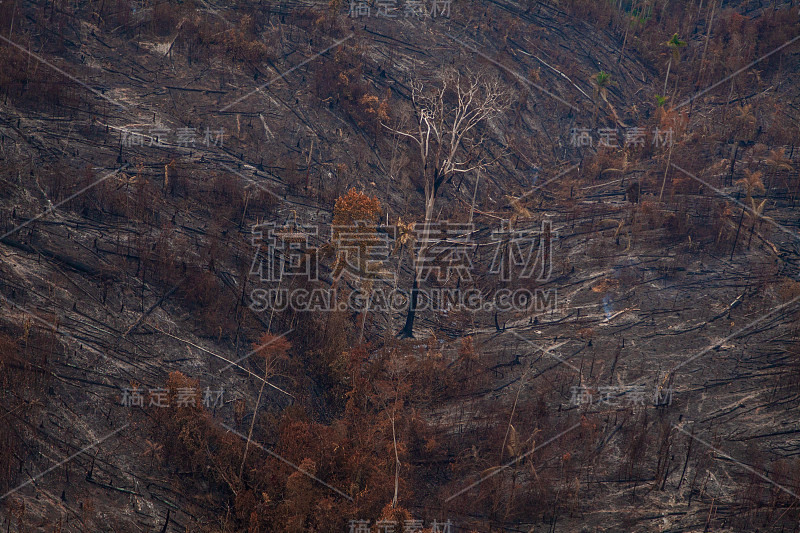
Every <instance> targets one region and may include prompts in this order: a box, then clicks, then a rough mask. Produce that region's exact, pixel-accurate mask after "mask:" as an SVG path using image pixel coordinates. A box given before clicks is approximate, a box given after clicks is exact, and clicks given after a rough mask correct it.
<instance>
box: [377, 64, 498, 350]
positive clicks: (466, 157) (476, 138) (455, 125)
mask: <svg viewBox="0 0 800 533" xmlns="http://www.w3.org/2000/svg"><path fill="white" fill-rule="evenodd" d="M411 89H412V90H411V103H412V107H413V110H414V118H415V122H416V127H412V128H410V129H408V130H405V131H404V130H401V129H396V128H392V127H390V126H388V125H386V124H384V125H383V126H384V127H386V128H387V129H389V130H390V131H393V132H394V133H396V134H398V135H400V136H402V137H405V138H407V139H409V142H410V143H411V145H412V146H415V147H416V148H417V149H418V150H419V161H420V167H421V168H420V169H419V172H420V174H421V178H422V183H423V189H424V195H425V218H424V222H423V231H422V232H420V233H419V234H420V236H421V238H420V239H419V240H418V242H417V251H416V254H412V257H413V267H414V282H413V286H412V289H411V301H410V302H409V307H408V314H407V315H406V323H405V326H404V327H403V329H402V330H401V331H400V332H399V333H398V336H400V337H404V338H408V337H413V336H414V334H413V329H414V318H415V316H416V307H417V298H418V291H419V282H420V280H421V276H422V269H421V264H422V254H423V252H424V250H425V249H426V247H427V245H428V242H427V241H428V237H427V235H428V233H429V231H428V229H429V227H430V223H431V222H432V219H433V213H434V204H435V202H436V197H437V196H438V193H439V191H440V190H441V188H442V186H444V185H446V184H447V183H449V182H450V181H451V180H452V179H453V177H454V176H455V175H457V174H463V173H466V172H470V171H473V170H477V169H480V168H482V167H483V166H485V165H486V163H487V161H486V158H485V157H483V156H482V155H481V153H480V144H481V143H480V141H481V132H480V131H479V126H480V125H481V124H482V123H484V122H487V121H490V120H492V119H494V118H496V117H497V116H499V115H501V114H502V113H503V111H504V110H505V109H506V108H507V107H508V97H507V92H506V91H505V89H504V88H503V87H502V86H501V85H500V82H499V80H497V79H490V78H487V77H486V76H484V75H480V74H474V73H471V72H469V73H467V74H466V75H463V74H461V73H460V72H458V71H457V70H453V71H449V72H446V73H444V74H443V75H442V76H441V78H440V79H439V83H438V84H436V85H435V86H431V85H430V84H428V85H426V83H424V82H422V81H420V80H414V81H412V82H411Z"/></svg>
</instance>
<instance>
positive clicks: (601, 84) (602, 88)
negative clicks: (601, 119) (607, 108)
mask: <svg viewBox="0 0 800 533" xmlns="http://www.w3.org/2000/svg"><path fill="white" fill-rule="evenodd" d="M592 83H593V84H594V117H593V118H592V123H593V124H596V123H597V108H598V101H597V97H598V96H600V97H602V98H603V100H606V94H608V87H609V86H611V85H612V84H613V83H614V82H613V81H611V74H609V73H608V72H605V71H603V70H601V71H600V72H598V73H597V74H595V75H594V76H592Z"/></svg>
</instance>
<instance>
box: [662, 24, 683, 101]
mask: <svg viewBox="0 0 800 533" xmlns="http://www.w3.org/2000/svg"><path fill="white" fill-rule="evenodd" d="M665 44H666V45H667V46H668V47H669V49H670V52H671V53H670V55H669V63H667V75H666V76H665V77H664V94H667V80H669V70H670V68H671V67H672V60H673V59H674V60H675V62H676V63H677V62H678V61H679V60H680V58H681V52H680V49H681V48H683V47H684V46H686V41H681V39H680V38H679V37H678V34H677V33H673V34H672V37H671V38H670V40H669V41H667V42H666V43H665Z"/></svg>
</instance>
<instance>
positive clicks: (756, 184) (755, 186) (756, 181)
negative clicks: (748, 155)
mask: <svg viewBox="0 0 800 533" xmlns="http://www.w3.org/2000/svg"><path fill="white" fill-rule="evenodd" d="M744 174H745V177H744V178H742V179H739V180H736V184H737V185H741V186H742V187H744V192H745V195H746V199H745V207H743V208H742V214H741V216H740V217H739V225H738V226H737V227H736V236H735V237H734V238H733V246H732V247H731V259H733V251H734V250H736V242H737V241H738V240H739V230H741V229H742V222H743V221H744V212H745V211H746V210H747V207H746V204H750V207H751V209H752V211H753V224H752V225H751V226H750V238H751V239H752V237H753V229H754V228H755V225H756V219H757V218H758V217H760V216H761V213H762V212H763V211H764V205H765V204H766V203H767V200H766V199H764V201H763V202H761V204H760V205H756V201H755V199H753V192H755V191H760V192H764V190H765V189H764V182H763V181H762V180H761V178H762V176H763V173H762V172H761V171H756V172H750V171H749V170H745V171H744Z"/></svg>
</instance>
